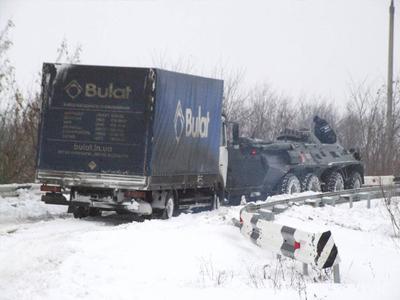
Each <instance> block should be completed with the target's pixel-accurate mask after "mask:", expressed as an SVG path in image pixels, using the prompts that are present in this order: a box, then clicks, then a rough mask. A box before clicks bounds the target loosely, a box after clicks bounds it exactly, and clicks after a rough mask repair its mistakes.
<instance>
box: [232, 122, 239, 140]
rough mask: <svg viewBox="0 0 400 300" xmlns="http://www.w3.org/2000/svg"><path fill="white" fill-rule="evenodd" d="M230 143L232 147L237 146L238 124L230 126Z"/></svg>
mask: <svg viewBox="0 0 400 300" xmlns="http://www.w3.org/2000/svg"><path fill="white" fill-rule="evenodd" d="M232 141H233V144H234V145H238V144H239V124H238V123H233V124H232Z"/></svg>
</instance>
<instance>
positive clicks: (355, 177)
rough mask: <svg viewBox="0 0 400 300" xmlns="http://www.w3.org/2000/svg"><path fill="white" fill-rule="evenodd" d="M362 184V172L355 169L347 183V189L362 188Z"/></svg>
mask: <svg viewBox="0 0 400 300" xmlns="http://www.w3.org/2000/svg"><path fill="white" fill-rule="evenodd" d="M361 185H362V178H361V175H360V173H358V172H356V171H354V172H353V173H351V175H350V177H349V179H348V181H347V184H346V185H345V188H346V189H359V188H361Z"/></svg>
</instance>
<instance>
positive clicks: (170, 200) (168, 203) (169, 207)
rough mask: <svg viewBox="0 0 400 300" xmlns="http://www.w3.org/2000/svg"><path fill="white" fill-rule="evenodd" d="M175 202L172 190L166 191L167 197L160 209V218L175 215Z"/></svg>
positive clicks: (168, 217) (169, 217)
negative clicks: (163, 206) (161, 209)
mask: <svg viewBox="0 0 400 300" xmlns="http://www.w3.org/2000/svg"><path fill="white" fill-rule="evenodd" d="M175 204H176V202H175V198H174V194H173V193H172V192H170V193H168V195H167V199H166V200H165V208H164V209H163V211H162V215H161V219H163V220H167V219H171V218H172V217H173V216H175V215H176V212H177V208H176V205H175Z"/></svg>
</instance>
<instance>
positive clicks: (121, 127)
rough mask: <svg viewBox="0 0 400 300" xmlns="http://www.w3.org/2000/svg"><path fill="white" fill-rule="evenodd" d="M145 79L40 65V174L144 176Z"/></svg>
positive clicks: (125, 71) (125, 72) (123, 72)
mask: <svg viewBox="0 0 400 300" xmlns="http://www.w3.org/2000/svg"><path fill="white" fill-rule="evenodd" d="M148 74H149V69H142V68H119V67H118V68H117V67H97V66H82V65H62V64H44V67H43V84H42V88H43V91H42V92H43V95H42V99H43V110H42V121H41V130H40V140H39V154H38V168H39V170H54V171H68V172H71V171H72V172H90V173H102V174H103V173H104V174H119V175H143V174H144V170H145V161H146V159H145V156H146V155H145V152H146V150H145V149H146V139H147V138H146V137H147V121H146V119H147V117H146V115H147V114H146V95H145V94H146V93H145V90H146V82H147V80H146V78H147V76H148Z"/></svg>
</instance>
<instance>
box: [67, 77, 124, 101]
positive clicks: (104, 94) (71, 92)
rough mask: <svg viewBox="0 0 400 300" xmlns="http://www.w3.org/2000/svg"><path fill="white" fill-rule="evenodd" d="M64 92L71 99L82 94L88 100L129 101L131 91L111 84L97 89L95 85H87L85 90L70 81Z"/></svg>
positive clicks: (73, 81) (74, 81)
mask: <svg viewBox="0 0 400 300" xmlns="http://www.w3.org/2000/svg"><path fill="white" fill-rule="evenodd" d="M65 91H66V93H67V94H68V96H70V97H71V98H72V99H75V98H76V97H78V96H79V95H80V94H82V92H84V95H85V96H86V97H88V98H93V97H98V98H103V99H105V98H108V99H129V96H130V94H131V93H132V89H131V88H130V87H129V86H126V87H124V88H121V87H115V86H114V84H113V83H110V84H109V85H108V86H107V87H99V86H97V85H96V84H95V83H87V84H86V85H85V88H84V89H83V88H82V86H81V85H80V84H79V83H78V82H77V81H76V80H72V81H71V82H70V83H69V84H68V85H67V86H66V87H65Z"/></svg>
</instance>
